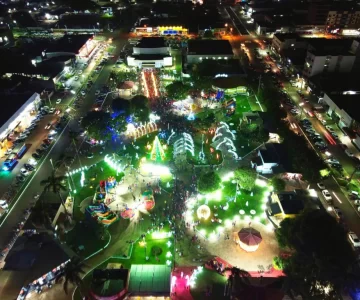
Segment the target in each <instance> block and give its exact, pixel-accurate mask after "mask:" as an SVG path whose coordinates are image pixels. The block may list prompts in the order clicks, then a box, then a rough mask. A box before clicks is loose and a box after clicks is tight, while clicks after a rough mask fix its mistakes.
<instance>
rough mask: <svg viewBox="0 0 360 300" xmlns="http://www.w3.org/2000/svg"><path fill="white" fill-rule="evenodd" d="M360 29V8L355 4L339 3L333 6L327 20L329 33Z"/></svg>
mask: <svg viewBox="0 0 360 300" xmlns="http://www.w3.org/2000/svg"><path fill="white" fill-rule="evenodd" d="M359 27H360V8H359V7H358V5H356V4H355V3H353V2H348V3H346V2H345V3H343V2H342V3H337V4H336V5H333V6H332V7H331V8H330V10H329V12H328V16H327V19H326V29H327V31H328V32H331V31H337V30H340V29H344V28H349V29H350V28H354V29H357V28H359Z"/></svg>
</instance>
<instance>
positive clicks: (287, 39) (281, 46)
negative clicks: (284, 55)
mask: <svg viewBox="0 0 360 300" xmlns="http://www.w3.org/2000/svg"><path fill="white" fill-rule="evenodd" d="M271 46H272V48H273V49H274V50H275V51H277V52H278V53H281V52H283V51H284V50H287V49H306V48H307V46H308V41H307V39H304V38H301V37H300V36H299V35H298V34H297V33H276V34H274V36H273V39H272V43H271Z"/></svg>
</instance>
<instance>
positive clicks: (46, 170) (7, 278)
mask: <svg viewBox="0 0 360 300" xmlns="http://www.w3.org/2000/svg"><path fill="white" fill-rule="evenodd" d="M125 43H126V39H125V38H122V37H120V35H119V32H116V33H114V40H113V44H114V46H115V47H114V48H113V54H114V55H115V57H117V56H118V55H119V53H120V50H121V49H122V47H123V46H124V45H125ZM114 62H115V60H109V62H108V63H107V64H106V65H105V66H104V67H103V69H102V70H101V72H100V73H99V74H98V75H97V77H96V78H94V84H93V86H92V87H91V89H89V90H88V91H87V95H86V97H85V98H84V101H83V104H82V106H81V107H80V108H79V109H78V112H77V113H78V115H79V116H81V115H85V114H86V113H87V112H88V111H89V110H90V109H91V108H92V106H93V104H94V102H95V98H96V96H95V91H96V90H97V89H99V88H100V87H101V86H103V85H104V84H106V83H107V81H108V78H109V75H110V72H111V70H112V65H113V64H114ZM45 122H46V121H45V120H44V121H43V123H42V124H45ZM77 127H78V122H77V120H76V119H72V120H70V122H69V124H68V126H66V127H65V128H64V130H63V132H62V133H61V134H60V135H59V136H58V139H57V141H56V143H55V144H54V145H53V147H52V148H51V149H50V151H49V152H48V153H47V154H46V156H45V158H44V160H43V161H42V162H41V163H40V166H39V168H38V169H37V171H36V173H35V174H34V176H33V177H32V178H31V179H30V181H29V182H27V183H26V188H25V189H24V191H23V192H22V193H21V194H20V196H19V197H18V199H16V200H15V201H16V204H15V205H14V206H13V208H12V209H11V210H10V212H9V213H8V215H7V217H6V219H5V222H3V224H2V226H1V227H0V236H1V237H2V238H1V241H0V243H1V246H2V247H3V246H4V245H6V244H7V242H8V239H7V238H5V237H8V236H9V235H10V234H11V232H12V230H13V228H14V227H15V226H16V225H17V223H18V221H19V219H21V217H22V215H23V211H24V210H25V209H26V208H27V207H28V206H29V202H30V201H32V200H33V196H34V194H36V193H38V192H41V191H42V189H43V188H42V187H41V186H40V181H41V180H43V179H44V178H47V177H48V176H49V174H50V173H51V170H52V165H51V163H50V160H52V161H53V162H55V161H57V160H58V159H59V157H60V156H61V155H62V154H63V153H64V149H66V148H67V147H68V146H69V142H70V141H69V137H68V136H69V135H68V132H69V129H73V128H77ZM42 134H43V133H39V137H42ZM36 137H37V135H35V136H34V137H33V138H34V140H35V138H36ZM40 141H42V140H40ZM31 149H32V148H31ZM33 149H35V148H33ZM31 152H32V151H29V152H28V154H27V155H30V153H31ZM85 159H86V158H85ZM25 160H26V158H25V159H24V161H25ZM52 196H54V195H53V194H52ZM30 274H31V270H30V271H24V272H16V271H3V270H2V271H1V272H0V299H15V298H16V297H17V295H18V293H19V291H20V289H21V287H22V286H23V284H24V281H25V280H33V279H35V278H28V277H29V276H30Z"/></svg>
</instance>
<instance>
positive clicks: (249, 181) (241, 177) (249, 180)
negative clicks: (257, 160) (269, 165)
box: [235, 167, 257, 191]
mask: <svg viewBox="0 0 360 300" xmlns="http://www.w3.org/2000/svg"><path fill="white" fill-rule="evenodd" d="M256 178H257V173H256V171H255V169H253V168H250V167H241V168H239V169H237V170H235V179H236V180H237V182H238V184H239V185H240V187H241V188H242V189H244V190H247V191H251V190H252V189H253V188H254V186H255V180H256Z"/></svg>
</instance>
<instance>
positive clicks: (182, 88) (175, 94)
mask: <svg viewBox="0 0 360 300" xmlns="http://www.w3.org/2000/svg"><path fill="white" fill-rule="evenodd" d="M165 89H166V93H167V95H168V97H169V98H174V99H179V100H181V99H185V98H186V97H187V95H188V94H189V91H190V89H191V86H190V85H189V84H185V83H182V82H181V81H174V82H173V83H170V84H169V85H167V86H166V88H165Z"/></svg>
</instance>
